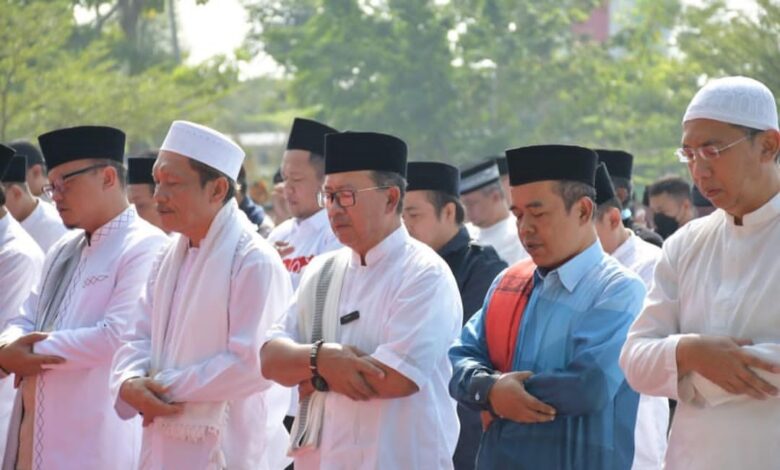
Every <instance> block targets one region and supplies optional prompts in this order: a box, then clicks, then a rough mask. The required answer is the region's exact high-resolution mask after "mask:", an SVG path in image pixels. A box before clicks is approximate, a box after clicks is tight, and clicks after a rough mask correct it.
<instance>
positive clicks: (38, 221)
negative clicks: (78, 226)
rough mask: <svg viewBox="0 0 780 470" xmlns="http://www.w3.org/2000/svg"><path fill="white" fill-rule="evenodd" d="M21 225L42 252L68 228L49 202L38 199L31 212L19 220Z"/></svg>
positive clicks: (45, 251)
mask: <svg viewBox="0 0 780 470" xmlns="http://www.w3.org/2000/svg"><path fill="white" fill-rule="evenodd" d="M20 223H21V225H22V227H23V228H24V229H25V230H26V231H27V233H29V234H30V236H31V237H33V239H34V240H35V241H36V242H37V243H38V245H39V246H40V247H41V249H42V250H43V252H44V253H47V252H48V251H49V248H51V246H52V245H54V244H55V243H56V242H57V240H59V239H60V238H61V237H62V236H63V235H65V232H67V231H68V229H66V228H65V225H64V224H63V223H62V219H61V218H60V214H59V213H57V209H55V208H54V206H53V205H51V203H48V202H45V201H43V200H41V199H40V198H39V199H38V205H36V206H35V209H33V211H32V213H31V214H30V215H28V216H27V218H26V219H24V220H23V221H21V222H20Z"/></svg>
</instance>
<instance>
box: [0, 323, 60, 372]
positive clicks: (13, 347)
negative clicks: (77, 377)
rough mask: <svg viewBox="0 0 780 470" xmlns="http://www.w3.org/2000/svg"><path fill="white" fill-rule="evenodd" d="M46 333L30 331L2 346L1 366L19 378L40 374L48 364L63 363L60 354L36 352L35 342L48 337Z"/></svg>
mask: <svg viewBox="0 0 780 470" xmlns="http://www.w3.org/2000/svg"><path fill="white" fill-rule="evenodd" d="M46 337H47V335H46V333H37V332H36V333H29V334H26V335H24V336H21V337H19V338H18V339H16V340H15V341H13V342H11V343H8V344H7V345H5V346H3V347H2V348H0V367H2V368H3V370H5V371H6V372H8V373H13V374H16V376H17V379H18V378H20V377H26V376H30V375H36V374H40V373H41V371H42V370H43V369H44V367H43V366H44V365H46V364H62V363H63V362H65V359H63V358H61V357H60V356H49V355H46V354H35V353H34V352H33V344H35V343H37V342H38V341H43V340H44V339H46Z"/></svg>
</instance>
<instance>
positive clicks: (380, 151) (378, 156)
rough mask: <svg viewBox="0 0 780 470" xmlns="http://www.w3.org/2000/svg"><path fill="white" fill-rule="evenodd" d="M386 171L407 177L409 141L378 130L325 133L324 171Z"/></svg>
mask: <svg viewBox="0 0 780 470" xmlns="http://www.w3.org/2000/svg"><path fill="white" fill-rule="evenodd" d="M363 170H368V171H387V172H392V173H398V174H399V175H401V176H403V177H406V143H405V142H404V141H403V140H401V139H399V138H398V137H395V136H392V135H389V134H379V133H377V132H349V131H348V132H342V133H339V134H328V135H327V136H325V174H326V175H330V174H333V173H344V172H347V171H363Z"/></svg>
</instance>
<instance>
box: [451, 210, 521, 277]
mask: <svg viewBox="0 0 780 470" xmlns="http://www.w3.org/2000/svg"><path fill="white" fill-rule="evenodd" d="M466 228H468V230H469V233H470V234H471V238H473V239H474V240H475V241H476V242H477V243H478V244H480V245H483V246H492V247H493V248H494V249H495V250H496V252H497V253H498V257H499V258H501V259H502V260H504V261H505V262H506V263H507V264H508V265H510V266H511V265H513V264H515V263H517V262H518V261H522V260H524V259H526V258H528V256H529V255H528V252H526V251H525V248H523V244H522V243H521V242H520V237H519V236H518V234H517V219H516V218H515V216H514V215H512V214H509V216H507V217H506V218H505V219H503V220H501V221H499V222H496V223H495V224H493V225H491V226H490V227H485V228H479V227H477V226H476V225H474V224H471V223H469V224H466Z"/></svg>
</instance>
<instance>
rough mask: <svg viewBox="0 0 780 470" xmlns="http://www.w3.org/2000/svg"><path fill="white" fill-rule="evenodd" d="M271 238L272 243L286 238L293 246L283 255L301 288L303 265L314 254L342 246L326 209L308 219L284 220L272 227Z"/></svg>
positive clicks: (292, 277) (291, 275) (286, 241)
mask: <svg viewBox="0 0 780 470" xmlns="http://www.w3.org/2000/svg"><path fill="white" fill-rule="evenodd" d="M268 241H269V242H271V244H273V243H274V242H277V241H281V242H285V243H288V244H289V245H290V246H291V247H292V248H294V250H293V251H292V252H291V253H289V254H287V255H285V256H284V258H282V261H284V265H285V267H286V268H287V271H289V273H290V278H291V279H292V283H293V288H294V289H297V288H298V284H299V283H300V281H301V274H303V270H304V268H305V267H306V266H307V265H308V264H309V263H310V262H311V260H312V259H314V257H315V256H317V255H320V254H322V253H325V252H328V251H333V250H337V249H339V248H341V247H342V246H343V245H342V244H341V243H340V242H339V240H338V238H336V235H335V234H334V233H333V230H332V229H331V227H330V222H329V221H328V213H327V211H326V210H325V209H321V210H320V211H319V212H317V213H315V214H314V215H312V216H310V217H307V218H305V219H298V218H295V219H287V220H285V221H284V222H282V223H281V224H279V225H278V226H276V228H274V229H273V230H272V231H271V234H270V235H268Z"/></svg>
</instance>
